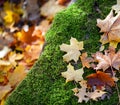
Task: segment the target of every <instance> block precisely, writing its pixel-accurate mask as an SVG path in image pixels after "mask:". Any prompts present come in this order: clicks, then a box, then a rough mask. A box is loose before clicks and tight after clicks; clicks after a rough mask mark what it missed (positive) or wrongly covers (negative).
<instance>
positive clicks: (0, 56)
mask: <svg viewBox="0 0 120 105" xmlns="http://www.w3.org/2000/svg"><path fill="white" fill-rule="evenodd" d="M10 51H11V49H10V48H8V47H7V46H4V48H3V49H2V50H1V51H0V58H3V57H5V56H6V55H7V54H8V53H9V52H10Z"/></svg>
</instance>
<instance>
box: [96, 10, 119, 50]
mask: <svg viewBox="0 0 120 105" xmlns="http://www.w3.org/2000/svg"><path fill="white" fill-rule="evenodd" d="M119 23H120V12H119V13H118V14H117V15H116V16H115V17H114V14H113V11H112V10H111V11H110V13H109V14H108V16H107V17H106V18H105V19H104V20H101V19H97V26H98V27H99V28H101V30H100V32H104V34H103V35H102V36H101V39H100V42H101V43H102V44H106V43H110V45H112V46H113V47H115V48H116V47H117V44H118V43H119V42H120V31H119V30H120V24H119ZM111 43H112V44H111ZM113 43H115V44H113Z"/></svg>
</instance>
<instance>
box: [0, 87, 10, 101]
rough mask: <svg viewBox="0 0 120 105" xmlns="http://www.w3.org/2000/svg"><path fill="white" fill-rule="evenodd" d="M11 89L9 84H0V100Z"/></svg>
mask: <svg viewBox="0 0 120 105" xmlns="http://www.w3.org/2000/svg"><path fill="white" fill-rule="evenodd" d="M11 90H12V88H11V85H6V86H0V100H2V99H3V98H4V97H5V96H6V95H7V93H8V92H10V91H11Z"/></svg>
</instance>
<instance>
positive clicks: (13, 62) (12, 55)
mask: <svg viewBox="0 0 120 105" xmlns="http://www.w3.org/2000/svg"><path fill="white" fill-rule="evenodd" d="M23 57H24V56H23V54H20V53H15V52H11V53H10V54H9V62H10V63H11V65H13V66H14V67H15V66H16V65H17V62H16V61H18V60H21V59H22V58H23Z"/></svg>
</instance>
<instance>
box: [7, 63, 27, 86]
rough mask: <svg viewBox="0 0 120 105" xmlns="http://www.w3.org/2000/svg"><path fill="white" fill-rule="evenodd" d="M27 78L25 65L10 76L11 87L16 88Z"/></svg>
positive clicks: (19, 66) (20, 66)
mask: <svg viewBox="0 0 120 105" xmlns="http://www.w3.org/2000/svg"><path fill="white" fill-rule="evenodd" d="M25 76H26V72H25V67H24V66H23V65H18V67H16V68H15V70H14V71H13V72H12V73H9V74H8V80H9V84H10V85H11V86H13V87H14V86H16V85H17V84H18V83H19V82H20V81H22V80H23V79H24V78H25Z"/></svg>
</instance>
